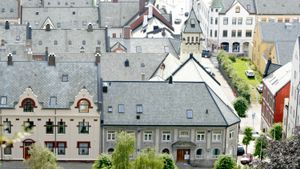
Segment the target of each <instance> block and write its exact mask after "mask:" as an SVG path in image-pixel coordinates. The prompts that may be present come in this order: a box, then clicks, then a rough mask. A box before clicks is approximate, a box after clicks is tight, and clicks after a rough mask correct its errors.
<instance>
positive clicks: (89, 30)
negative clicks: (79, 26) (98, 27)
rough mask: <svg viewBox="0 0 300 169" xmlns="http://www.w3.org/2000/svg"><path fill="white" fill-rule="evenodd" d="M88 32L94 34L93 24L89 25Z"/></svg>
mask: <svg viewBox="0 0 300 169" xmlns="http://www.w3.org/2000/svg"><path fill="white" fill-rule="evenodd" d="M87 31H88V32H93V25H92V24H91V23H89V25H88V28H87Z"/></svg>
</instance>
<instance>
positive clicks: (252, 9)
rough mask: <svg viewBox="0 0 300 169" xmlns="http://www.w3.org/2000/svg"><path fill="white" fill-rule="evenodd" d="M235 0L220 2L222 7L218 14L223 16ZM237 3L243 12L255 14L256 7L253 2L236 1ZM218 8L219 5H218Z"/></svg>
mask: <svg viewBox="0 0 300 169" xmlns="http://www.w3.org/2000/svg"><path fill="white" fill-rule="evenodd" d="M234 2H235V0H222V6H223V8H222V9H221V11H220V13H221V14H224V13H226V12H227V11H228V10H229V9H230V8H231V7H232V6H233V5H234ZM236 2H237V3H240V4H241V5H242V6H243V8H244V9H245V10H247V11H248V12H249V13H251V14H254V13H256V7H255V2H254V0H237V1H236ZM219 6H220V5H219Z"/></svg>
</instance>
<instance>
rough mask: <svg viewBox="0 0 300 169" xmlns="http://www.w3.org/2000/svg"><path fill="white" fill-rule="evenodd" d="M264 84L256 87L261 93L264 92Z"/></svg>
mask: <svg viewBox="0 0 300 169" xmlns="http://www.w3.org/2000/svg"><path fill="white" fill-rule="evenodd" d="M263 87H264V86H263V84H259V85H258V86H257V87H256V89H257V91H258V92H259V93H262V92H263Z"/></svg>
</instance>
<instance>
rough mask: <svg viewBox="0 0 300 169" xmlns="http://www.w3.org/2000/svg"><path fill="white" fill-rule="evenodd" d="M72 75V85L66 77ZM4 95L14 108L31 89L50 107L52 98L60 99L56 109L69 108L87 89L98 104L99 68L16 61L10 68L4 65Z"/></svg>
mask: <svg viewBox="0 0 300 169" xmlns="http://www.w3.org/2000/svg"><path fill="white" fill-rule="evenodd" d="M63 74H68V79H69V81H68V82H62V80H61V79H62V75H63ZM0 76H1V81H0V86H1V87H0V96H7V102H8V107H14V104H15V103H16V102H18V101H19V96H20V95H21V94H22V93H23V92H24V91H25V89H26V88H27V87H28V86H31V88H32V90H33V92H34V94H35V95H37V97H38V101H39V102H40V103H42V107H43V108H48V107H49V100H50V96H56V97H57V106H56V108H69V107H70V103H72V102H74V99H75V96H76V95H77V94H78V92H79V91H80V90H81V89H82V88H83V87H84V86H85V87H86V89H87V90H88V91H89V92H90V94H91V95H93V96H94V97H93V99H94V102H97V84H98V83H97V76H98V74H97V67H96V66H95V63H94V62H81V63H79V62H60V63H58V62H57V63H56V66H48V63H47V62H14V63H13V66H7V63H6V62H0Z"/></svg>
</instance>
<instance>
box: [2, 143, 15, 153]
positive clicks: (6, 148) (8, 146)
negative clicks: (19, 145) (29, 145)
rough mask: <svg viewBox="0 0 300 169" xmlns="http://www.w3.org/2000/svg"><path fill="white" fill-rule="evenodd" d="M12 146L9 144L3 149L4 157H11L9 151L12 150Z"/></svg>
mask: <svg viewBox="0 0 300 169" xmlns="http://www.w3.org/2000/svg"><path fill="white" fill-rule="evenodd" d="M12 147H13V145H12V144H9V145H7V146H6V147H5V148H4V155H11V149H12Z"/></svg>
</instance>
